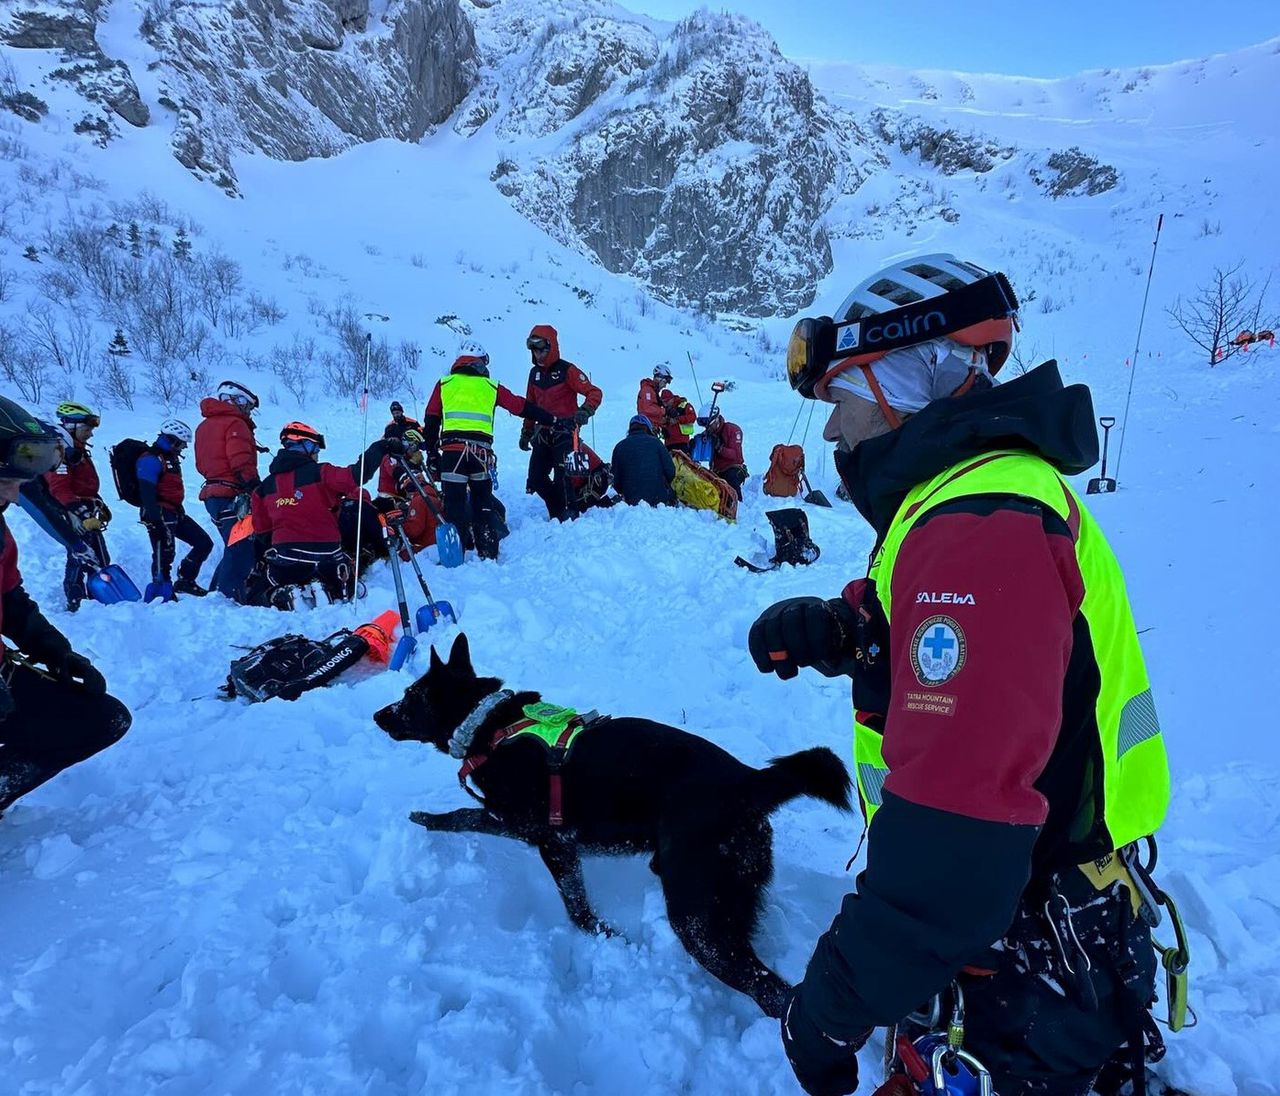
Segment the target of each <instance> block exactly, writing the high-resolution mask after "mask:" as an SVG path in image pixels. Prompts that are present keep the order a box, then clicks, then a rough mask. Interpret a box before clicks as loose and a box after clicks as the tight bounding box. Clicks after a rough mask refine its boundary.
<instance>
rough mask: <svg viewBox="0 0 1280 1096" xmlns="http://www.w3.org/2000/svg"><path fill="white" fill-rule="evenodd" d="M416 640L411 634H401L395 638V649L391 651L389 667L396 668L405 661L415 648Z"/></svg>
mask: <svg viewBox="0 0 1280 1096" xmlns="http://www.w3.org/2000/svg"><path fill="white" fill-rule="evenodd" d="M417 647H418V641H417V640H416V639H414V638H413V636H401V637H400V638H399V639H398V640H396V649H395V650H394V651H392V652H391V663H390V665H391V669H393V670H398V669H400V668H401V667H402V666H403V665H404V664H405V663H406V662H408V661H409V658H410V656H411V655H412V654H413V652H414V651H415V650H417Z"/></svg>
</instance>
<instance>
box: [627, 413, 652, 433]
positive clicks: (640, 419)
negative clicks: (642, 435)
mask: <svg viewBox="0 0 1280 1096" xmlns="http://www.w3.org/2000/svg"><path fill="white" fill-rule="evenodd" d="M633 426H643V427H644V428H645V430H647V431H648V432H649V433H650V434H652V433H653V423H651V422H650V421H649V420H648V418H646V417H645V416H644V415H632V416H631V421H630V422H629V423H627V428H628V429H630V428H631V427H633Z"/></svg>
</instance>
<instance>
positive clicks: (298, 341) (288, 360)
mask: <svg viewBox="0 0 1280 1096" xmlns="http://www.w3.org/2000/svg"><path fill="white" fill-rule="evenodd" d="M317 362H318V359H317V356H316V341H315V339H311V338H306V339H304V338H301V337H300V336H298V335H296V334H295V335H294V336H293V342H292V343H290V344H289V345H288V346H274V347H272V348H271V372H272V373H274V374H275V375H276V377H277V378H278V379H279V381H280V383H281V384H282V385H284V387H285V389H286V390H287V391H288V392H289V395H291V396H292V397H293V398H294V399H295V400H296V401H297V403H298V406H299V407H304V406H306V402H307V395H308V393H309V392H310V390H311V385H312V383H313V382H314V381H315V379H316V366H317Z"/></svg>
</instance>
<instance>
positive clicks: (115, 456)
mask: <svg viewBox="0 0 1280 1096" xmlns="http://www.w3.org/2000/svg"><path fill="white" fill-rule="evenodd" d="M150 450H151V446H150V445H149V444H147V442H145V441H139V440H138V439H137V438H125V439H124V440H123V441H119V442H117V443H116V444H115V445H113V446H112V447H111V451H110V453H109V455H108V457H107V459H108V462H109V463H110V464H111V478H112V479H114V480H115V481H116V494H118V495H119V496H120V497H121V499H123V500H124V501H125V502H127V503H128V504H129V505H130V506H141V505H142V496H141V495H140V494H139V493H138V459H139V458H140V457H141V456H142V455H143V454H144V453H147V452H149V451H150Z"/></svg>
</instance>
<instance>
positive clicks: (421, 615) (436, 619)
mask: <svg viewBox="0 0 1280 1096" xmlns="http://www.w3.org/2000/svg"><path fill="white" fill-rule="evenodd" d="M432 608H433V607H432V606H430V605H424V606H422V608H421V609H419V610H418V615H417V618H416V623H417V625H418V635H422V633H423V632H425V631H427V630H428V629H430V628H431V627H432V626H433V625H435V624H438V623H440V622H442V621H446V620H447V621H450V622H451V623H453V624H457V623H458V614H457V613H455V612H454V611H453V606H452V605H450V604H449V603H448V602H447V601H437V602H436V603H435V606H434V609H435V611H434V612H432Z"/></svg>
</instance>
